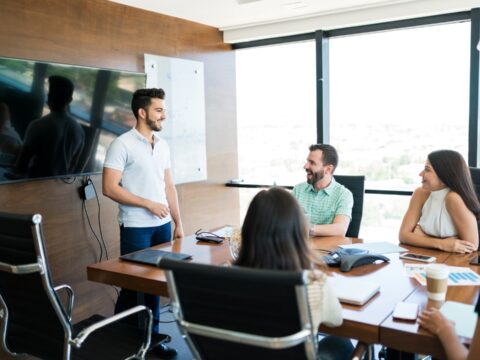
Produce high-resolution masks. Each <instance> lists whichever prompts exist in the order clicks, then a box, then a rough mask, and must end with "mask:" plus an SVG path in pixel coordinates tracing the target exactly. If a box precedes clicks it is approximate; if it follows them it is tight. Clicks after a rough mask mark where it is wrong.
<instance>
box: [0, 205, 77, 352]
mask: <svg viewBox="0 0 480 360" xmlns="http://www.w3.org/2000/svg"><path fill="white" fill-rule="evenodd" d="M39 262H40V263H41V264H42V266H43V270H44V271H43V273H41V272H40V271H37V272H31V273H26V274H18V273H12V272H10V271H8V269H7V268H6V267H5V266H6V265H5V264H10V265H15V266H19V265H27V264H34V263H39ZM0 296H1V299H0V300H3V306H4V307H6V314H7V316H8V319H6V320H7V321H6V324H5V323H4V324H3V328H4V331H6V334H2V335H4V337H3V338H4V339H5V344H3V346H6V348H7V349H8V350H9V351H11V352H15V353H27V354H31V355H34V356H37V357H39V358H42V359H61V358H63V352H64V344H65V337H66V328H69V324H68V325H67V322H68V321H67V320H66V319H67V317H66V315H65V313H64V311H63V308H62V307H61V306H59V305H60V302H59V301H58V298H57V296H56V294H55V292H54V290H53V287H52V284H51V279H50V274H49V270H48V266H47V262H46V258H45V249H44V245H43V233H42V226H41V216H40V215H13V214H6V213H0ZM2 321H4V322H5V318H4V319H2Z"/></svg>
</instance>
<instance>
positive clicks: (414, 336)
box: [380, 248, 480, 359]
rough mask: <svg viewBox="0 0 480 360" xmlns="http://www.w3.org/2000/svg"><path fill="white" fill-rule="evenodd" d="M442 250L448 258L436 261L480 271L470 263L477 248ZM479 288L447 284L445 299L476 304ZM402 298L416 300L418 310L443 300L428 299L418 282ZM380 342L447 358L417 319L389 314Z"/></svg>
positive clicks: (438, 343)
mask: <svg viewBox="0 0 480 360" xmlns="http://www.w3.org/2000/svg"><path fill="white" fill-rule="evenodd" d="M415 252H418V251H417V248H416V249H415ZM438 253H440V252H437V254H438ZM445 254H447V255H448V256H447V258H446V259H445V260H444V261H438V258H437V262H443V263H444V264H446V265H449V266H463V267H469V268H470V269H472V270H473V271H475V272H476V273H478V274H480V267H479V266H476V265H470V264H469V262H470V260H471V259H472V257H474V256H477V253H476V252H475V253H473V254H467V255H464V254H449V253H445ZM437 257H438V255H437ZM442 260H443V259H442ZM478 292H479V287H478V286H449V287H448V291H447V297H446V301H457V302H461V303H465V304H476V302H477V299H478ZM404 301H405V302H412V303H415V304H418V305H419V309H420V311H422V310H423V309H424V308H425V307H427V306H428V307H430V306H434V307H437V308H440V307H441V305H443V302H433V301H428V297H427V289H426V287H425V286H417V287H416V288H415V291H414V292H412V293H411V294H410V295H409V296H408V297H407V298H406V299H405V300H404ZM462 341H463V342H464V343H469V342H470V339H465V338H462ZM380 342H381V343H382V344H384V345H386V346H389V347H391V348H394V349H401V350H403V351H408V352H413V353H422V354H430V355H432V356H433V357H434V358H438V359H445V358H446V356H445V352H444V351H443V347H442V345H441V343H440V341H439V340H438V338H437V337H435V336H433V335H432V334H431V333H430V332H428V331H426V330H425V329H423V328H421V327H419V325H418V323H417V322H416V321H401V320H395V319H393V317H392V315H391V314H390V315H389V316H388V318H387V319H386V320H385V321H384V322H383V323H382V325H381V335H380Z"/></svg>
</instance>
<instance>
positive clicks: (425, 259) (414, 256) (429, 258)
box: [400, 253, 437, 263]
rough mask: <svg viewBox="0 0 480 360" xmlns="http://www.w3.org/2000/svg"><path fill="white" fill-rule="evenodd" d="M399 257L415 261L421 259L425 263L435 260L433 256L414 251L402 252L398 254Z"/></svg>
mask: <svg viewBox="0 0 480 360" xmlns="http://www.w3.org/2000/svg"><path fill="white" fill-rule="evenodd" d="M400 259H405V260H415V261H421V262H426V263H431V262H434V261H435V260H437V258H436V257H435V256H428V255H421V254H414V253H403V254H401V255H400Z"/></svg>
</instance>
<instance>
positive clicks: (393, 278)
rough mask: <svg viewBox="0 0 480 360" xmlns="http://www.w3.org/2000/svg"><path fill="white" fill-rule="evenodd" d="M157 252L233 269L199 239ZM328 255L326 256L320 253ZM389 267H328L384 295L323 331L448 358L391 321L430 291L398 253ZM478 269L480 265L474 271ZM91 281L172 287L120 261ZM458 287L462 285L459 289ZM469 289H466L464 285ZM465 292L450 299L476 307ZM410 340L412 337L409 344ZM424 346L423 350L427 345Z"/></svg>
mask: <svg viewBox="0 0 480 360" xmlns="http://www.w3.org/2000/svg"><path fill="white" fill-rule="evenodd" d="M311 240H312V248H314V249H325V250H332V249H334V248H336V247H337V246H338V245H343V244H352V243H359V242H362V240H360V239H355V238H340V237H315V238H312V239H311ZM402 247H405V248H408V249H409V250H411V251H412V252H415V253H420V254H424V255H429V256H435V257H436V258H437V262H438V263H447V264H449V265H456V266H465V264H466V263H468V259H467V256H465V255H451V254H449V253H446V252H441V251H437V250H433V249H423V248H416V247H412V246H406V245H402ZM153 248H158V249H163V250H167V251H173V252H181V253H186V254H191V255H193V259H192V261H193V262H198V263H205V264H211V265H228V264H229V263H230V261H231V257H230V252H229V249H228V244H227V243H226V242H224V243H223V244H210V243H201V242H197V241H196V239H195V237H194V236H187V237H185V238H183V239H179V240H177V241H175V242H174V243H173V244H172V243H167V244H163V245H159V246H155V247H153ZM319 255H323V253H319ZM386 256H388V257H389V258H390V263H388V264H387V263H381V264H372V265H366V266H361V267H358V268H354V269H352V270H351V271H349V272H348V273H341V272H340V270H339V269H338V268H329V270H330V272H331V275H332V277H333V278H335V277H341V276H346V277H361V278H362V280H365V281H371V282H376V283H379V284H380V285H381V289H380V292H379V293H378V294H377V295H375V296H374V297H373V298H372V299H371V300H370V301H368V302H367V303H366V304H365V305H363V306H356V305H347V304H342V307H343V318H344V321H343V324H342V326H340V327H337V328H328V327H326V326H321V327H320V331H322V332H326V333H330V334H336V335H341V336H345V337H350V338H355V339H358V340H360V341H363V342H365V343H383V344H385V345H389V346H391V347H393V348H396V349H401V350H408V349H410V348H412V349H413V348H414V349H415V351H419V350H418V348H419V347H421V349H424V350H423V351H420V352H422V353H429V351H431V352H432V353H433V354H436V355H438V357H439V358H443V355H444V354H443V353H442V351H441V350H440V352H439V350H438V349H441V346H440V345H439V343H438V340H436V338H434V337H433V336H432V335H431V334H430V333H428V332H426V331H425V330H423V329H420V330H419V329H418V324H416V322H412V323H408V322H398V321H395V320H393V319H392V318H391V314H392V312H393V309H394V308H395V306H396V304H397V303H399V302H401V301H412V302H416V303H418V304H420V306H421V307H422V306H425V304H426V298H427V296H426V291H425V288H424V287H422V286H419V284H418V283H417V281H416V280H414V279H411V278H409V277H408V276H406V274H405V273H404V270H403V264H404V263H405V262H411V261H405V260H401V259H399V254H398V253H393V254H387V255H386ZM473 269H474V270H475V271H477V272H478V271H479V270H480V269H479V267H475V268H473ZM87 277H88V279H89V280H91V281H96V282H100V283H104V284H108V285H115V286H119V287H122V288H126V289H131V290H136V291H142V292H146V293H151V294H155V295H160V296H168V289H167V284H166V278H165V275H164V272H163V271H162V270H161V269H158V268H155V267H152V266H148V265H142V264H136V263H132V262H127V261H122V260H120V259H118V258H117V259H111V260H108V261H102V262H100V263H97V264H92V265H89V266H88V267H87ZM457 288H459V287H457ZM461 288H467V287H461ZM468 288H469V289H466V291H462V290H460V289H459V290H457V289H452V288H449V291H448V294H447V299H448V300H455V301H462V300H463V301H462V302H466V303H474V301H476V298H475V296H476V295H477V292H478V288H477V287H468ZM412 336H414V339H415V341H413V342H414V343H415V344H414V345H413V347H412V346H410V347H409V346H406V343H412V338H411V337H412ZM405 337H408V339H407V340H408V341H406V339H405ZM422 346H424V347H422Z"/></svg>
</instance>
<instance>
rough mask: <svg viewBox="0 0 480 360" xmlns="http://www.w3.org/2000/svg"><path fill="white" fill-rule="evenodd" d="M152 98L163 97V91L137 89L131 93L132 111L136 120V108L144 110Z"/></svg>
mask: <svg viewBox="0 0 480 360" xmlns="http://www.w3.org/2000/svg"><path fill="white" fill-rule="evenodd" d="M152 98H155V99H162V100H164V99H165V91H163V89H156V88H151V89H139V90H137V91H135V92H134V93H133V97H132V112H133V114H134V115H135V118H136V119H137V120H138V110H139V109H144V110H146V109H147V108H148V107H149V106H150V103H151V101H152Z"/></svg>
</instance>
